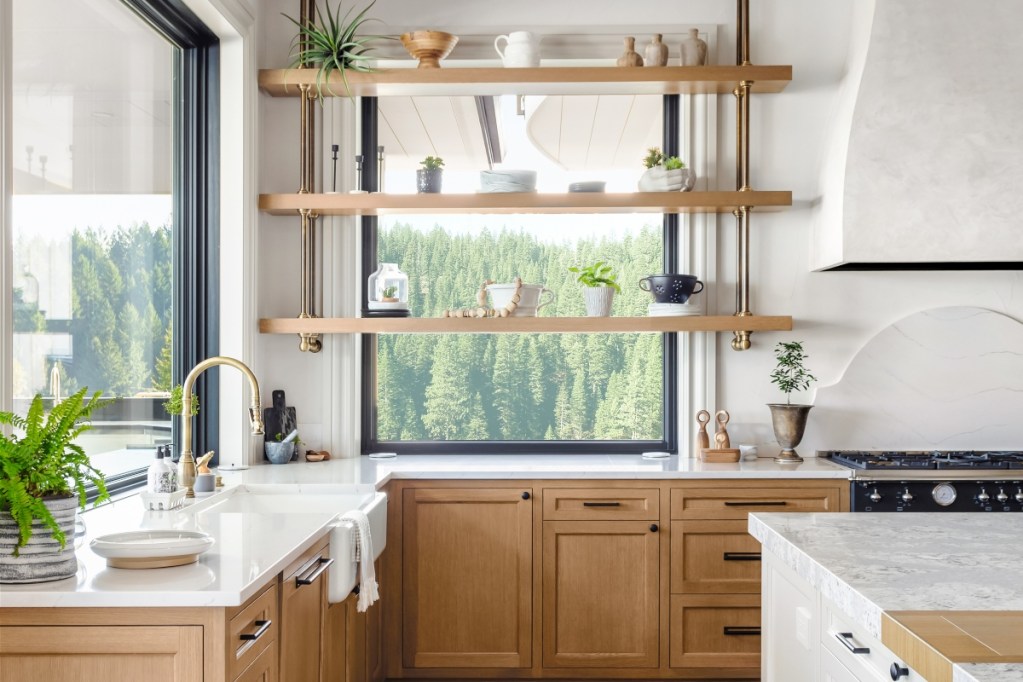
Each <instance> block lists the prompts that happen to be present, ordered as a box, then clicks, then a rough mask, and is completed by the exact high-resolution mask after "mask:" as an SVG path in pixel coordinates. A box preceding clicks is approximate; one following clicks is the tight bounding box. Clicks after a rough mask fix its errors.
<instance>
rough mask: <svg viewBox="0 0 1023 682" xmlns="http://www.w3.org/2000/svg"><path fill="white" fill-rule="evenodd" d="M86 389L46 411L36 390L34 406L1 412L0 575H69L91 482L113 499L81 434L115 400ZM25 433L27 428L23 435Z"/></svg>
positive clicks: (23, 578)
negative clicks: (17, 411)
mask: <svg viewBox="0 0 1023 682" xmlns="http://www.w3.org/2000/svg"><path fill="white" fill-rule="evenodd" d="M87 390H88V389H84V388H83V389H82V390H80V391H78V392H77V393H75V394H73V395H71V396H69V397H68V398H67V399H65V400H63V401H62V402H59V403H57V404H56V405H54V406H53V408H52V409H51V410H50V412H49V413H48V414H47V413H45V411H44V408H43V399H42V396H40V395H38V394H37V395H36V396H35V398H33V399H32V402H31V404H30V405H29V408H28V413H27V414H26V415H25V416H24V417H21V416H18V415H16V414H14V413H13V412H0V424H6V425H8V426H12V427H14V429H15V430H16V433H14V434H11V435H6V434H3V433H0V463H2V466H0V582H3V583H28V582H43V581H48V580H61V579H64V578H69V577H71V576H73V575H74V574H75V572H76V571H77V570H78V562H77V560H76V559H75V549H74V543H73V542H72V541H71V539H72V538H73V536H74V526H75V517H76V515H77V513H78V510H79V509H85V502H86V486H87V485H93V486H95V487H96V489H97V490H98V491H99V495H98V496H97V498H96V501H95V504H98V503H100V502H102V501H104V500H106V499H109V495H108V494H107V488H106V485H105V483H104V482H103V474H102V473H101V472H100V471H99V470H98V469H96V468H95V467H94V466H93V465H92V463H91V462H90V461H89V456H88V455H87V454H86V453H85V451H84V450H83V449H82V447H81V446H80V445H78V444H77V443H76V442H75V440H76V439H77V438H78V437H79V436H81V435H82V434H83V433H85V432H86V431H88V430H89V429H91V428H92V425H91V424H89V423H88V419H89V417H90V415H91V414H92V413H93V412H94V411H95V410H97V409H99V408H100V407H103V406H104V405H107V404H109V403H110V402H111V401H109V400H101V399H100V392H99V391H97V392H96V393H94V394H93V395H92V397H91V398H89V399H86V397H85V393H86V391H87ZM17 432H20V433H21V435H18V433H17Z"/></svg>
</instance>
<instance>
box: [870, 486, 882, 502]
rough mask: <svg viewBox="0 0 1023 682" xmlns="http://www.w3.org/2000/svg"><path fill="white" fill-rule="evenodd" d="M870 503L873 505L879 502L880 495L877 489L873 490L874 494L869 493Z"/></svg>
mask: <svg viewBox="0 0 1023 682" xmlns="http://www.w3.org/2000/svg"><path fill="white" fill-rule="evenodd" d="M870 501H871V502H874V503H877V502H880V501H881V493H879V492H877V488H874V492H872V493H870Z"/></svg>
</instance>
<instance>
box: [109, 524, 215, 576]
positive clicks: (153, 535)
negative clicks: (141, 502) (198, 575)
mask: <svg viewBox="0 0 1023 682" xmlns="http://www.w3.org/2000/svg"><path fill="white" fill-rule="evenodd" d="M212 546H213V538H212V537H210V536H209V535H207V534H206V533H202V532H199V531H195V530H132V531H128V532H126V533H109V534H107V535H101V536H99V537H98V538H94V539H93V540H92V542H90V543H89V548H90V549H92V551H93V552H95V553H96V554H98V555H99V556H101V557H103V558H104V559H106V560H107V566H111V567H113V568H165V567H167V566H182V565H184V564H190V563H193V562H195V561H198V559H199V555H200V554H202V553H203V552H205V551H206V550H208V549H209V548H210V547H212Z"/></svg>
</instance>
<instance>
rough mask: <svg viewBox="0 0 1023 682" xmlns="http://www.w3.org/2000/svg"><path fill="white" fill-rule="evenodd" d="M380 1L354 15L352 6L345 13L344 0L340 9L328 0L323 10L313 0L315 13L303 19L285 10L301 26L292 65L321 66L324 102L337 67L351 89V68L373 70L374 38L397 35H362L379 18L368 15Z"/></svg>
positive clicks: (320, 90)
mask: <svg viewBox="0 0 1023 682" xmlns="http://www.w3.org/2000/svg"><path fill="white" fill-rule="evenodd" d="M374 4H376V0H373V2H371V3H369V4H368V5H366V6H365V7H364V8H363V9H362V11H360V12H358V13H357V14H356V15H355V16H354V17H352V16H351V15H352V12H353V11H354V9H355V8H354V7H353V8H351V9H349V10H348V11H347V12H345V14H344V15H343V16H342V14H341V1H340V0H339V2H338V4H337V9H335V10H331V8H330V0H327V8H326V11H324V12H321V11H320V7H319V3H316V2H314V3H313V12H312V16H310V17H308V18H307V20H306V21H305V22H304V23H303V22H301V21H299V20H297V19H293V18H292V17H289V16H288V15H287V14H284V13H282V14H281V16H283V17H284V18H285V19H287V20H288V21H290V22H291V23H293V24H295V26H297V27H298V34H297V35H296V36H295V38H294V40H292V42H291V54H292V60H291V65H290V68H293V69H294V68H296V67H299V66H314V65H318V66H317V72H316V97H317V99H319V100H320V104H323V86H324V84H326V87H327V91H328V92H330V93H331V94H333V93H334V91H333V90H331V89H330V74H331V73H332V72H334V71H337V72H339V73H340V74H341V80H342V81H343V82H344V84H345V90H346V91H348V76H347V74H348V71H362V72H364V73H368V72H370V71H372V70H373V69H372V67H371V66H370V65H369V61H370V60H371V59H373V56H372V55H371V54H370V51H371V50H372V47H371V45H370V43H372V42H373V41H374V40H385V39H393V38H388V37H385V36H366V35H359V34H358V33H359V30H360V29H362V27H363V24H365V23H366V22H367V21H375V20H374V19H370V18H368V17H367V16H366V12H368V11H369V9H370V7H372V6H373V5H374Z"/></svg>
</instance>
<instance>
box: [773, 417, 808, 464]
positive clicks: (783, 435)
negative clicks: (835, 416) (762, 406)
mask: <svg viewBox="0 0 1023 682" xmlns="http://www.w3.org/2000/svg"><path fill="white" fill-rule="evenodd" d="M767 406H768V407H769V408H771V424H772V425H773V426H774V437H775V438H776V439H777V440H778V445H780V446H781V452H780V453H778V456H777V457H775V458H774V461H775V462H779V463H786V462H802V461H803V458H802V457H800V456H799V454H798V453H797V452H796V446H797V445H799V443H800V441H802V440H803V432H804V431H806V418H807V417H808V416H809V414H810V408H811V407H813V405H789V404H786V403H768V405H767Z"/></svg>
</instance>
